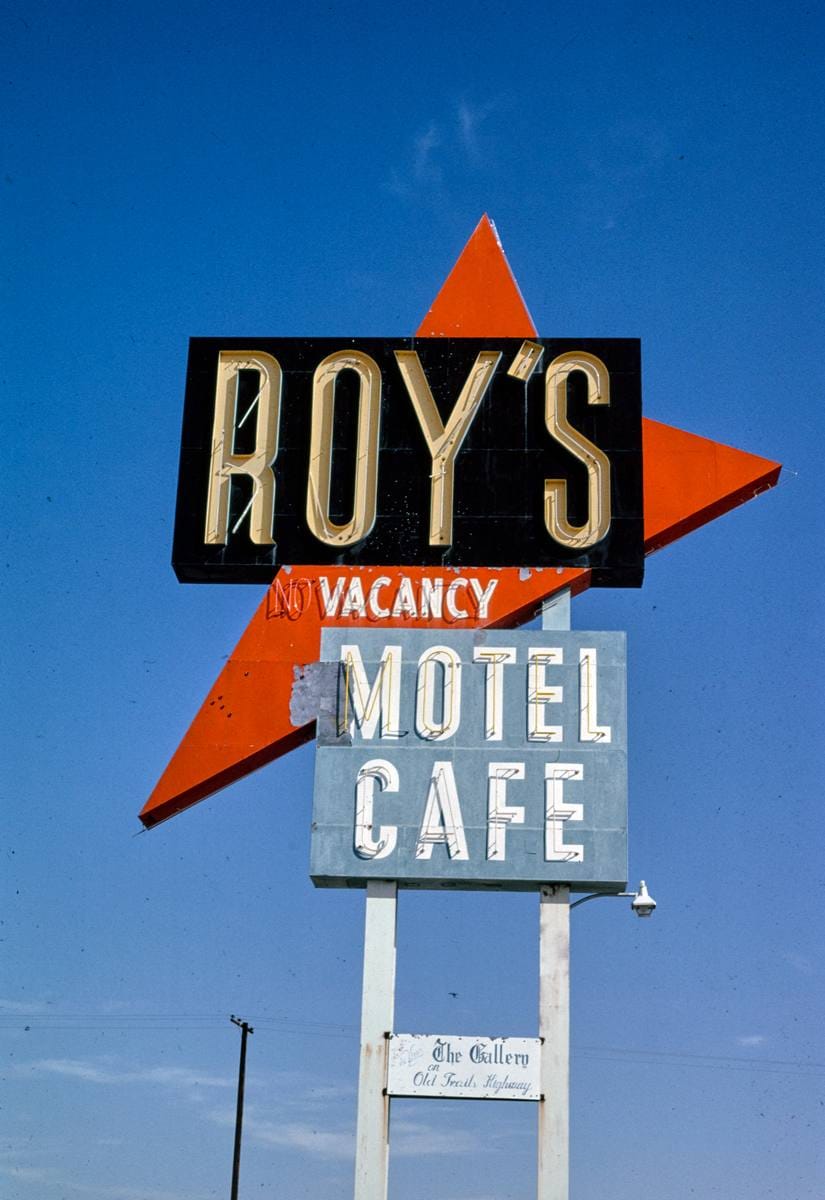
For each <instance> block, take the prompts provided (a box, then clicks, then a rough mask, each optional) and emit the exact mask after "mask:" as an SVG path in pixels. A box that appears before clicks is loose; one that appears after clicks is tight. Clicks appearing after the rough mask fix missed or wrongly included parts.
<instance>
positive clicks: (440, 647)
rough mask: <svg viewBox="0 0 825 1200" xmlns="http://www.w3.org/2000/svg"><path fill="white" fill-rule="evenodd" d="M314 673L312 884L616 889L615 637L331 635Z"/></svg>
mask: <svg viewBox="0 0 825 1200" xmlns="http://www.w3.org/2000/svg"><path fill="white" fill-rule="evenodd" d="M321 660H322V665H321V668H320V671H319V673H318V675H317V676H316V686H318V687H319V690H320V693H321V694H320V703H319V707H320V710H321V711H320V714H319V719H318V749H317V756H316V768H315V796H314V803H313V820H312V847H311V875H312V878H313V880H314V882H315V883H316V884H318V885H320V886H347V885H350V886H351V885H358V884H363V883H364V882H365V881H366V880H368V879H394V880H398V882H399V883H401V884H403V885H405V886H409V887H416V886H417V887H460V888H478V887H489V888H523V889H527V888H536V887H539V886H541V884H544V883H567V884H569V885H570V886H571V887H572V888H574V889H575V890H579V891H582V890H599V889H604V890H615V889H620V888H622V887H624V885H625V883H626V879H627V753H626V737H627V735H626V725H627V720H626V688H625V636H624V634H623V633H593V632H582V631H579V630H576V631H570V632H568V631H555V630H553V631H547V630H533V631H527V632H524V631H520V632H518V633H515V632H512V631H507V630H486V629H485V630H475V631H470V630H467V631H461V632H456V633H453V632H451V631H447V630H436V631H433V630H411V629H387V628H384V629H380V630H364V629H351V630H348V629H327V630H325V631H324V634H323V641H322V647H321Z"/></svg>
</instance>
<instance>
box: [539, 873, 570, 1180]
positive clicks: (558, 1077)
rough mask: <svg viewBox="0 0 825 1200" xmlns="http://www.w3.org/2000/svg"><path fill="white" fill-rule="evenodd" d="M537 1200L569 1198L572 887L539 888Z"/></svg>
mask: <svg viewBox="0 0 825 1200" xmlns="http://www.w3.org/2000/svg"><path fill="white" fill-rule="evenodd" d="M539 925H540V932H539V1037H540V1038H542V1039H543V1041H542V1045H541V1091H542V1096H543V1099H542V1100H540V1101H539V1170H538V1200H568V1195H569V1188H568V1174H569V1166H568V1158H569V1143H570V1115H569V1110H570V889H569V888H567V887H564V886H560V885H557V886H553V887H545V888H542V889H541V905H540V909H539Z"/></svg>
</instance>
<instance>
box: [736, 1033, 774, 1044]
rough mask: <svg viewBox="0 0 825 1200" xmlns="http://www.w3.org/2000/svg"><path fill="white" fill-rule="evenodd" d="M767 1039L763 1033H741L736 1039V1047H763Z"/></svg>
mask: <svg viewBox="0 0 825 1200" xmlns="http://www.w3.org/2000/svg"><path fill="white" fill-rule="evenodd" d="M767 1040H768V1039H767V1038H766V1037H765V1035H764V1033H743V1034H741V1035H740V1036H739V1037H738V1038H737V1039H736V1044H737V1046H764V1045H765V1042H766V1041H767Z"/></svg>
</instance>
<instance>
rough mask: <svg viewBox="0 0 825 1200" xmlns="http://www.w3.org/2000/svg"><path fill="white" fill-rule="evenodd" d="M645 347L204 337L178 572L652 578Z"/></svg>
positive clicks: (234, 579) (618, 582)
mask: <svg viewBox="0 0 825 1200" xmlns="http://www.w3.org/2000/svg"><path fill="white" fill-rule="evenodd" d="M640 354H641V352H640V343H639V341H638V340H637V339H632V338H613V339H583V340H577V341H574V340H570V339H566V340H564V339H552V338H550V339H536V340H525V339H521V338H363V339H347V338H315V339H296V338H292V339H285V338H272V339H261V340H256V339H218V338H193V339H192V340H191V342H190V350H189V367H188V373H187V384H186V400H185V407H184V421H183V439H182V449H181V463H180V477H179V486H178V506H177V514H176V522H175V540H174V551H173V564H174V567H175V571H176V572H177V574H178V577H179V578H180V579H181V580H183V581H187V582H209V581H216V582H219V581H223V582H231V583H244V582H270V581H271V580H272V578H273V577H274V576H275V574H276V572H277V570H278V568H279V567H280V566H281V565H282V564H290V565H300V564H306V563H313V564H322V565H323V564H339V565H352V566H367V565H393V566H403V565H412V564H414V565H418V566H431V565H432V566H454V567H461V566H481V565H483V566H486V567H506V566H518V567H540V566H544V567H577V568H586V569H592V571H593V573H594V574H593V578H592V580H591V582H592V583H595V584H602V585H609V586H638V585H639V584H640V583H641V579H642V572H643V558H644V549H643V521H642V517H643V512H642V510H643V504H642V449H641V447H642V415H641V369H640Z"/></svg>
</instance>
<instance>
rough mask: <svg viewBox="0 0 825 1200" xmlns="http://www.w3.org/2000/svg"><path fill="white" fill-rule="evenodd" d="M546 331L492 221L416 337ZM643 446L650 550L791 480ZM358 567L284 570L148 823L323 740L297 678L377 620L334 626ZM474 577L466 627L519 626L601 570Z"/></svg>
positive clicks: (700, 448) (651, 443) (366, 572)
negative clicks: (341, 579)
mask: <svg viewBox="0 0 825 1200" xmlns="http://www.w3.org/2000/svg"><path fill="white" fill-rule="evenodd" d="M535 335H536V330H535V327H534V325H533V322H532V320H531V318H530V314H529V313H528V311H527V308H526V306H525V304H524V301H523V299H522V297H521V293H520V292H519V289H518V286H517V284H516V281H515V279H514V278H513V274H512V272H511V271H510V267H509V265H508V263H507V259H506V258H505V256H504V251H503V250H502V248H501V244H500V242H499V241H498V237H497V235H496V232H495V229H494V227H493V225H492V223H491V222H490V221H489V220H488V218H487V217H486V216H485V217H482V219H481V221H480V222H479V224H478V226H477V227H476V229H475V231H474V233H473V235H472V237H471V238H470V240H469V242H468V243H467V245H466V246H465V248H464V250H463V251H462V253H461V255H460V257H459V259H458V261H457V262H456V265H455V266H454V267H453V269H452V271H451V272H450V274H449V276H448V277H447V279H446V281H445V283H444V285H443V287H442V288H441V291H440V292H439V294H438V296H437V297H436V299H435V301H434V303H433V306H432V308H431V309H430V311H429V312H428V313H427V315H426V317H425V318H424V320H423V322H422V324H421V326H420V327H419V329H418V333H417V335H416V336H418V337H441V336H453V337H455V336H463V337H531V336H535ZM642 445H643V459H644V510H645V552H646V553H648V554H650V553H652V552H653V551H654V550H659V549H661V547H662V546H666V545H667V544H668V543H669V542H672V541H675V540H676V539H677V538H679V537H682V536H683V535H684V534H686V533H689V532H690V531H691V530H693V529H696V528H698V527H699V526H700V525H704V524H705V523H706V522H707V521H711V520H713V519H714V517H718V516H721V515H722V514H723V513H725V512H728V511H729V510H730V509H732V508H735V507H736V506H737V505H739V504H744V502H745V501H746V500H750V499H751V498H752V497H753V496H756V495H757V494H758V493H759V492H762V491H764V490H765V489H766V488H769V487H772V486H773V485H774V484H775V483H776V482H777V480H778V478H779V471H780V466H779V464H778V463H774V462H770V461H769V460H768V459H765V458H758V457H756V455H753V454H747V453H745V452H744V451H742V450H734V449H731V448H730V447H729V446H722V445H720V444H719V443H717V442H712V441H709V440H707V439H706V438H701V437H697V436H695V435H694V434H690V433H685V432H683V431H682V430H679V429H674V428H672V427H671V426H668V425H662V424H661V423H659V422H658V421H651V420H647V419H645V420H644V421H643V427H642ZM355 573H356V572H355V571H354V570H353V569H342V570H340V571H337V572H336V570H335V569H334V568H333V569H330V568H329V567H300V568H291V569H290V568H284V570H283V571H282V572H281V574H280V575H279V577H278V579H276V580H275V581H274V583H273V584H271V586H270V588H269V590H268V591H267V594H266V596H265V597H264V599H263V602H262V603H261V605H260V606H259V608H258V610H257V611H256V613H255V615H254V616H253V618H252V620H251V621H250V623H249V626H248V627H247V630H246V632H245V633H244V635H243V637H242V638H241V640H240V641H239V642H238V645H237V646H236V647H235V650H234V652H233V653H232V655H231V657H230V659H229V660H228V662H227V664H226V666H225V667H224V669H223V670H222V671H221V673H220V675H219V676H218V679H217V681H216V682H215V685H214V686H213V688H212V690H211V691H210V692H209V695H208V696H207V697H206V700H205V701H204V703H203V705H202V707H201V709H200V711H199V712H198V714H197V716H196V717H195V719H194V721H193V722H192V724H191V726H190V727H189V729H188V731H187V732H186V734H185V736H184V738H183V740H182V741H181V743H180V745H179V746H178V749H177V750H176V751H175V753H174V755H173V756H172V759H171V761H170V763H169V765H168V766H167V768H166V770H165V771H164V773H163V775H162V776H161V778H160V780H159V782H158V784H157V786H156V787H155V790H154V791H153V792H152V795H151V796H150V797H149V799H148V801H147V802H146V805H145V806H144V808H143V811H142V812H141V814H140V819H141V820H142V821H143V823H144V825H146V826H152V825H156V824H158V822H160V821H163V820H165V819H166V818H167V817H171V816H173V815H174V814H175V813H177V812H180V811H181V810H182V809H184V808H188V807H189V806H190V805H192V804H195V803H196V802H197V801H198V800H202V799H204V797H206V796H209V795H211V794H212V793H213V792H216V791H218V790H219V789H220V788H222V787H226V785H227V784H229V783H232V782H234V781H235V780H236V779H241V778H242V777H243V776H244V775H248V774H249V773H250V772H251V771H254V770H256V769H257V768H258V767H262V766H263V765H264V764H265V763H268V762H271V761H272V760H273V759H274V758H278V757H279V755H281V754H285V753H286V752H287V751H288V750H292V749H293V748H294V747H295V746H298V745H300V744H301V743H302V742H306V741H308V740H309V739H310V738H311V737H312V736H313V734H314V730H315V725H314V721H312V719H311V718H310V716H309V714H305V713H301V712H300V711H296V710H294V709H293V710H292V711H291V709H290V705H291V701H292V690H293V683H294V681H295V679H296V677H298V676H299V675H300V674H301V670H302V668H303V667H304V666H305V665H306V664H309V663H313V662H315V661H317V659H318V654H319V651H320V640H321V627H322V624H323V623H327V624H345V625H352V626H365V625H372V626H374V625H375V624H376V622H375V621H374V620H369V619H366V618H365V619H359V618H358V617H355V616H347V617H345V618H343V619H340V618H339V619H337V620H326V622H325V619H324V617H323V613H322V610H321V605H320V604H319V603H318V602H317V588H316V586H315V584H316V581H317V579H318V576H319V574H323V575H324V576H326V577H328V578H329V577H335V576H336V574H345V575H347V576H350V575H352V574H355ZM357 573H358V574H359V575H360V576H361V578H362V580H363V583H364V590H365V591H366V590H367V588H368V587H369V584H370V583H371V582H372V581H373V580H374V579H376V578H377V577H378V576H381V575H383V576H388V577H389V578H390V579H391V581H392V584H393V585H395V584H397V583H398V582H399V581H400V580H401V578H402V577H403V576H406V577H407V578H408V579H410V580H411V581H413V583H414V584H415V583H416V582H417V581H418V580H420V579H421V577H422V576H427V577H430V578H432V577H433V575H437V574H439V572H437V571H434V570H433V568H423V567H407V568H400V567H395V568H388V567H367V568H364V567H362V568H359V569H358V571H357ZM466 574H477V575H480V576H483V577H485V578H492V577H495V579H496V580H497V586H496V589H495V592H494V594H493V597H492V599H491V601H490V604H489V610H488V612H487V615H486V617H485V618H484V619H483V620H481V619H478V618H477V617H468V618H467V619H466V620H464V621H463V622H462V624H463V625H464V626H465V627H466V626H467V625H498V626H508V625H517V624H519V622H521V621H523V620H526V619H527V618H528V617H530V616H531V615H532V614H533V613H534V612H535V611H536V610H537V608H538V606H539V604H540V603H541V601H542V600H544V599H546V598H547V597H548V596H551V595H552V594H553V593H554V592H557V591H560V590H561V589H563V588H570V590H571V591H572V592H573V593H574V594H575V593H577V592H581V591H583V590H584V589H585V588H586V587H588V586H589V583H590V572H589V571H585V570H579V569H566V570H561V569H558V570H557V569H554V568H545V569H543V570H534V571H530V572H524V571H520V570H518V569H517V568H505V569H502V570H497V571H494V572H493V571H483V570H480V571H478V572H466ZM287 588H288V589H289V591H288V592H287V590H286V589H287ZM286 595H289V596H291V597H300V602H301V604H302V605H305V607H304V610H303V612H301V613H300V615H299V616H296V615H295V614H296V612H297V607H296V608H294V609H293V611H292V613H290V611H289V609H288V608H287V607H285V604H284V597H285V596H286ZM310 596H312V597H313V599H311V600H309V602H307V598H308V597H310ZM293 617H294V618H295V619H293ZM395 623H397V619H396V621H395ZM451 623H453V619H451V618H449V617H445V618H443V619H440V620H433V621H430V622H429V624H431V625H432V626H433V627H438V626H445V625H449V624H451Z"/></svg>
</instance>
